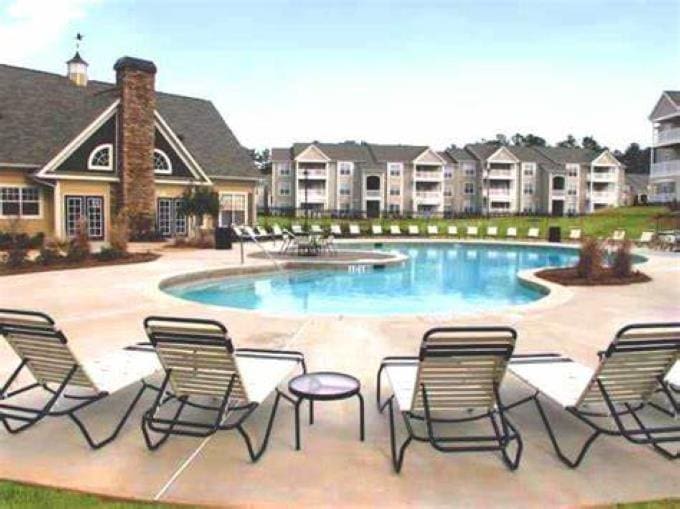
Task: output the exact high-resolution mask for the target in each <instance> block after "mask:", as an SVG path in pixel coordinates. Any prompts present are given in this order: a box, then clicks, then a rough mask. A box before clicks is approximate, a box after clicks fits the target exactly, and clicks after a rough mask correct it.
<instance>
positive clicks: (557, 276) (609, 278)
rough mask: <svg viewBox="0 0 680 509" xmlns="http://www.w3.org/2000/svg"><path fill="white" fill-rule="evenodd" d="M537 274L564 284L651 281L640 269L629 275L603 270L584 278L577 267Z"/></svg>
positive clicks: (596, 284) (609, 283)
mask: <svg viewBox="0 0 680 509" xmlns="http://www.w3.org/2000/svg"><path fill="white" fill-rule="evenodd" d="M536 276H538V277H540V278H542V279H545V280H546V281H550V282H551V283H557V284H560V285H564V286H612V285H630V284H635V283H647V282H648V281H651V280H652V278H650V277H649V276H648V275H647V274H644V273H642V272H639V271H635V272H631V273H630V274H629V275H628V276H624V277H621V276H617V275H616V274H614V272H613V271H612V270H609V269H605V270H602V271H601V272H600V273H599V274H598V275H597V276H595V277H592V278H584V277H581V276H580V275H579V274H578V270H577V269H576V267H568V268H565V269H545V270H541V271H539V272H537V273H536Z"/></svg>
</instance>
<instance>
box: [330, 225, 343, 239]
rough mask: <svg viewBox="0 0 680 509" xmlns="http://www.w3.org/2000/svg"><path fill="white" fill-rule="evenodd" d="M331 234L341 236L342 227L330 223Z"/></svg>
mask: <svg viewBox="0 0 680 509" xmlns="http://www.w3.org/2000/svg"><path fill="white" fill-rule="evenodd" d="M331 235H335V236H336V237H342V228H340V225H339V224H332V225H331Z"/></svg>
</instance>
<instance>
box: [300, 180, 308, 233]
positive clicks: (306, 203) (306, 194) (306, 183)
mask: <svg viewBox="0 0 680 509" xmlns="http://www.w3.org/2000/svg"><path fill="white" fill-rule="evenodd" d="M302 175H304V177H305V180H304V183H305V231H309V201H308V200H307V198H308V194H309V170H308V169H307V168H305V169H304V170H303V172H302Z"/></svg>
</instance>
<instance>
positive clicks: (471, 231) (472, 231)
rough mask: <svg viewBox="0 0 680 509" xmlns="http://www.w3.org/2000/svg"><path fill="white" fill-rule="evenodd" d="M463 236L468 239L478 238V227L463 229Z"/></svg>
mask: <svg viewBox="0 0 680 509" xmlns="http://www.w3.org/2000/svg"><path fill="white" fill-rule="evenodd" d="M465 235H467V236H468V237H477V236H479V227H477V226H468V227H466V228H465Z"/></svg>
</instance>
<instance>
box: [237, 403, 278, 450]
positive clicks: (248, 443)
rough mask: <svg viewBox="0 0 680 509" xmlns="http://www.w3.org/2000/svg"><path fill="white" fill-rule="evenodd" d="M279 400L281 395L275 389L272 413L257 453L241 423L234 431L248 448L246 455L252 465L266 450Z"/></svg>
mask: <svg viewBox="0 0 680 509" xmlns="http://www.w3.org/2000/svg"><path fill="white" fill-rule="evenodd" d="M280 399H281V393H280V392H279V391H278V389H277V391H276V398H275V399H274V405H273V406H272V411H271V413H270V414H269V422H268V423H267V429H266V431H265V434H264V439H263V440H262V445H260V448H259V449H258V450H257V451H255V450H254V449H253V444H252V442H251V440H250V437H249V436H248V433H247V432H246V430H245V429H243V423H239V424H238V426H236V430H237V431H238V432H239V434H240V435H241V437H243V440H244V442H245V443H246V447H247V448H248V454H249V455H250V460H251V461H252V462H253V463H256V462H257V461H258V460H259V459H260V458H261V457H262V455H263V454H264V452H265V451H266V450H267V444H268V443H269V437H270V436H271V432H272V428H273V426H274V419H276V410H277V408H278V406H279V400H280Z"/></svg>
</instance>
